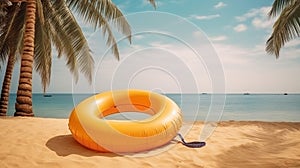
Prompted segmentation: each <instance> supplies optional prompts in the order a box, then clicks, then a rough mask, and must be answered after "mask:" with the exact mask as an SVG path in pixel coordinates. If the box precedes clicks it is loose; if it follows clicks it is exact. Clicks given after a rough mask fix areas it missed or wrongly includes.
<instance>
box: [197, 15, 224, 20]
mask: <svg viewBox="0 0 300 168" xmlns="http://www.w3.org/2000/svg"><path fill="white" fill-rule="evenodd" d="M192 17H193V18H195V19H198V20H211V19H215V18H218V17H220V15H219V14H215V15H198V16H197V15H195V16H192Z"/></svg>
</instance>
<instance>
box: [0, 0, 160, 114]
mask: <svg viewBox="0 0 300 168" xmlns="http://www.w3.org/2000/svg"><path fill="white" fill-rule="evenodd" d="M149 1H150V2H151V3H152V4H153V5H154V6H155V3H154V1H153V0H152V1H151V0H149ZM3 3H6V5H2V4H1V6H0V8H1V9H0V11H5V10H6V11H5V12H0V19H2V20H3V21H2V20H1V24H0V38H1V43H0V52H1V53H0V59H2V61H3V60H5V58H6V57H8V61H7V68H6V75H5V79H8V80H4V84H3V87H4V89H2V91H4V92H7V93H5V94H2V95H4V96H1V97H4V98H3V99H1V101H0V103H1V104H3V105H4V106H5V105H6V106H7V104H8V103H5V102H6V101H8V95H9V86H10V78H11V75H12V69H13V66H14V62H15V55H16V54H17V53H20V55H21V68H20V78H19V85H18V91H17V99H16V104H15V108H16V112H15V116H33V115H34V114H33V110H32V70H33V62H34V63H35V70H36V71H38V72H39V74H40V76H41V79H42V80H41V81H42V85H43V87H44V91H45V89H46V88H47V86H48V85H49V82H50V76H51V63H52V61H51V60H52V59H51V54H52V53H51V49H52V45H54V46H55V48H56V49H57V51H58V57H59V58H60V57H62V56H64V57H65V58H66V60H67V66H68V67H69V69H70V71H71V72H72V73H73V75H74V76H75V78H77V77H78V69H80V71H81V72H83V73H84V74H85V75H86V76H87V77H88V79H89V81H91V80H92V72H93V58H92V56H91V54H90V49H89V47H88V44H87V41H86V39H85V37H84V35H83V33H82V31H81V29H80V27H79V25H78V23H77V22H76V20H75V17H74V16H73V14H72V12H71V10H73V11H75V12H77V13H78V14H79V15H81V16H82V17H83V19H84V20H85V21H87V22H88V23H91V24H92V25H93V26H94V27H95V28H101V29H102V31H103V34H104V36H106V37H107V45H109V46H112V47H111V48H112V52H113V54H114V55H115V56H116V58H117V59H119V52H118V48H117V44H116V40H115V37H114V35H113V32H112V30H111V24H112V25H113V26H115V27H117V28H118V30H119V31H120V32H121V33H123V34H124V35H126V36H127V38H128V40H129V41H131V30H130V26H129V24H128V23H127V21H126V19H125V18H124V17H123V14H122V12H121V11H120V10H119V9H118V8H117V7H116V6H115V5H114V4H113V3H112V2H111V1H110V0H95V1H88V0H81V1H77V0H66V1H62V0H55V1H53V0H43V1H42V0H27V1H26V2H21V0H10V1H8V0H6V1H3ZM4 8H7V9H4ZM3 13H5V14H4V15H3ZM3 16H5V17H4V18H3ZM110 23H111V24H110ZM3 102H4V103H3ZM4 106H2V105H1V106H0V108H2V107H4ZM6 108H7V107H6ZM0 112H2V114H6V111H0Z"/></svg>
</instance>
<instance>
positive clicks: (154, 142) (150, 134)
mask: <svg viewBox="0 0 300 168" xmlns="http://www.w3.org/2000/svg"><path fill="white" fill-rule="evenodd" d="M119 112H141V113H146V114H150V115H151V117H149V118H147V119H144V120H108V119H105V118H104V117H105V116H108V115H111V114H114V113H119ZM181 125H182V115H181V111H180V108H179V107H178V106H177V105H176V103H174V102H173V101H172V100H171V99H169V98H168V97H166V96H163V95H160V94H157V93H154V92H149V91H144V90H121V91H109V92H104V93H100V94H97V95H94V96H91V97H89V98H87V99H85V100H83V101H82V102H80V103H79V104H78V105H77V106H76V107H75V108H74V109H73V111H72V113H71V115H70V117H69V129H70V131H71V133H72V135H73V137H74V139H75V140H76V141H78V142H79V143H80V144H82V145H83V146H85V147H87V148H89V149H93V150H96V151H100V152H114V153H130V152H140V151H145V150H149V149H153V148H156V147H159V146H162V145H165V144H167V143H168V142H170V141H171V140H172V139H173V138H174V137H175V136H176V135H177V132H178V131H179V129H180V127H181Z"/></svg>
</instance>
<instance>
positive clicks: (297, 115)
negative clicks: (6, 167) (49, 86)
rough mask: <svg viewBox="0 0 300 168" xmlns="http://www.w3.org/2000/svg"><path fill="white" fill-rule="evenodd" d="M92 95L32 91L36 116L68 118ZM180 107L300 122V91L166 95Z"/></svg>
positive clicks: (210, 116)
mask: <svg viewBox="0 0 300 168" xmlns="http://www.w3.org/2000/svg"><path fill="white" fill-rule="evenodd" d="M89 96H91V94H52V95H51V97H44V96H43V94H33V109H34V114H35V116H36V117H44V118H68V117H69V115H70V113H71V111H72V109H73V108H74V106H75V105H76V104H78V103H79V102H80V101H82V100H83V99H85V98H87V97H89ZM166 96H168V97H169V98H171V99H172V100H173V101H175V102H176V103H177V104H178V106H179V107H180V108H181V110H182V113H183V118H184V120H185V121H195V120H202V121H205V120H212V121H220V120H221V121H228V120H236V121H254V120H255V121H289V122H300V94H288V95H283V94H250V95H244V94H226V95H221V94H220V95H218V94H216V95H215V94H166ZM15 99H16V94H11V95H10V104H9V110H8V115H9V116H12V115H13V113H14V110H15V109H14V103H15ZM147 117H148V116H147V115H146V114H141V113H135V112H133V113H122V114H121V115H120V114H117V115H116V114H114V115H112V116H109V117H108V118H109V119H143V118H147Z"/></svg>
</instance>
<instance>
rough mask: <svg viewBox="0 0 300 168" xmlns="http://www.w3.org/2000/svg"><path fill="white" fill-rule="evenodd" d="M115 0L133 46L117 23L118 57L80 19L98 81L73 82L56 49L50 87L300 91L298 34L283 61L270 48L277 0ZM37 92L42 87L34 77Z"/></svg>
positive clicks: (60, 89)
mask: <svg viewBox="0 0 300 168" xmlns="http://www.w3.org/2000/svg"><path fill="white" fill-rule="evenodd" d="M113 2H114V3H115V4H116V5H117V6H118V7H119V8H120V10H121V11H122V12H123V14H124V15H125V17H126V19H127V20H128V22H129V24H130V25H131V29H132V44H129V42H128V40H126V37H124V35H122V34H120V33H119V32H118V29H116V28H114V33H115V37H116V39H117V41H118V46H119V51H120V60H119V61H117V60H116V59H115V57H114V56H113V55H112V54H111V52H110V50H109V47H107V46H106V45H105V38H104V37H103V35H102V33H101V30H94V28H93V27H92V26H91V25H89V24H87V23H86V22H84V20H83V19H82V18H80V17H77V19H78V22H79V24H80V25H81V27H82V30H83V32H84V34H85V35H86V38H87V39H88V42H89V45H90V47H91V50H92V51H93V53H92V55H93V57H94V60H95V74H94V78H93V82H92V84H89V83H88V82H87V80H86V78H85V77H84V76H82V75H81V76H80V77H79V81H78V82H77V83H76V82H75V81H74V80H73V78H72V75H71V73H70V72H69V70H68V69H67V68H66V66H65V64H66V62H65V60H63V59H58V58H57V57H56V55H55V54H56V53H55V52H54V54H53V65H52V78H51V84H50V86H49V88H48V92H50V93H70V92H73V93H95V92H101V91H105V90H110V89H126V88H137V89H147V90H152V91H157V92H163V93H195V92H196V93H202V92H208V93H244V92H250V93H285V92H287V93H300V78H299V77H298V76H299V73H300V39H299V38H298V39H295V40H292V41H290V42H288V43H287V44H286V45H285V47H284V48H283V49H282V50H281V53H280V57H279V59H276V58H275V56H274V55H268V54H267V53H266V52H265V42H266V40H267V39H268V38H269V36H270V34H271V32H272V25H273V23H274V19H269V18H268V16H267V13H268V12H269V10H270V8H271V5H272V3H273V0H243V1H240V0H221V1H219V0H206V1H204V0H168V1H167V0H157V1H156V2H157V8H156V9H154V8H153V6H151V5H150V4H149V3H148V2H147V1H145V0H134V1H133V0H132V1H123V0H122V1H121V0H113ZM112 27H114V25H112ZM18 72H19V64H18V65H17V66H16V68H15V71H14V76H13V80H12V88H11V92H16V89H17V84H18V82H17V81H18V75H17V74H18ZM3 75H4V70H3V69H2V70H1V76H3ZM0 82H1V83H2V77H1V79H0ZM33 92H42V88H41V84H40V79H39V76H38V75H37V74H34V76H33Z"/></svg>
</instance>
